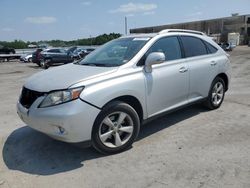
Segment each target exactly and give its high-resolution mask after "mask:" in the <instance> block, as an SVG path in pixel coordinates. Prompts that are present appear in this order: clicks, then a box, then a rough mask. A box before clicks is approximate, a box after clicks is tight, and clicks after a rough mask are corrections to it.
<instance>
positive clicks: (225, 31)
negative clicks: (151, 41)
mask: <svg viewBox="0 0 250 188" xmlns="http://www.w3.org/2000/svg"><path fill="white" fill-rule="evenodd" d="M163 29H190V30H197V31H202V32H204V33H206V34H208V35H210V36H212V37H214V38H215V40H216V41H217V42H228V35H229V34H230V33H237V34H238V36H239V44H248V41H250V14H248V15H238V14H232V16H231V17H224V18H217V19H211V20H201V21H193V22H186V23H178V24H169V25H160V26H152V27H143V28H135V29H130V33H155V32H159V31H161V30H163Z"/></svg>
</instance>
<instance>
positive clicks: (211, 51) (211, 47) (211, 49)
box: [204, 41, 218, 54]
mask: <svg viewBox="0 0 250 188" xmlns="http://www.w3.org/2000/svg"><path fill="white" fill-rule="evenodd" d="M204 43H205V44H206V46H207V49H208V52H209V53H210V54H213V53H216V52H217V51H218V49H217V48H215V47H214V46H213V45H212V44H210V43H208V42H206V41H204Z"/></svg>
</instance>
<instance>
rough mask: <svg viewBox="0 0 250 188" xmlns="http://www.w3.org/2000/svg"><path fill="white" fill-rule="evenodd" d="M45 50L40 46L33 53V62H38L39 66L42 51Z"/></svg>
mask: <svg viewBox="0 0 250 188" xmlns="http://www.w3.org/2000/svg"><path fill="white" fill-rule="evenodd" d="M42 51H43V49H41V48H38V49H36V50H35V51H34V52H33V53H32V62H33V63H36V64H37V65H38V66H41V65H40V62H41V52H42Z"/></svg>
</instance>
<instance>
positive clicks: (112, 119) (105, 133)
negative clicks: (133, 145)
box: [99, 112, 134, 148]
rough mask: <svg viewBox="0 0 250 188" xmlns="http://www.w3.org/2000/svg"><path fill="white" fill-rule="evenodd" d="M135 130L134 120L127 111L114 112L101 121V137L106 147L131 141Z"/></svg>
mask: <svg viewBox="0 0 250 188" xmlns="http://www.w3.org/2000/svg"><path fill="white" fill-rule="evenodd" d="M133 131H134V125H133V121H132V118H131V117H130V116H129V115H128V114H127V113H125V112H113V113H111V114H109V115H107V116H106V117H105V118H104V120H103V121H102V122H101V125H100V128H99V138H100V140H101V142H102V144H103V145H105V146H106V147H109V148H117V147H120V146H122V145H124V144H126V143H127V142H128V141H129V139H130V138H131V136H132V134H133Z"/></svg>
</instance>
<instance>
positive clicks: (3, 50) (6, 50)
mask: <svg viewBox="0 0 250 188" xmlns="http://www.w3.org/2000/svg"><path fill="white" fill-rule="evenodd" d="M15 53H16V51H15V49H14V48H9V47H6V46H2V45H0V54H15Z"/></svg>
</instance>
